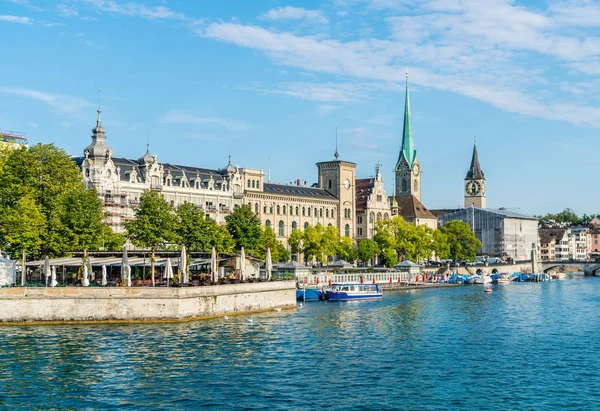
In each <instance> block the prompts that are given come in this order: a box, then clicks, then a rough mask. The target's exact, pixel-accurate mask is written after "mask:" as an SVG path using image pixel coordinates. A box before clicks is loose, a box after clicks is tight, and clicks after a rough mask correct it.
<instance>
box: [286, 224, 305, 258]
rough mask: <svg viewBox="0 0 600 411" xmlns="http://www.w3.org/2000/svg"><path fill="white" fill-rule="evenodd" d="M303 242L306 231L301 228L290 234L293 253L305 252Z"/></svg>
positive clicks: (289, 242)
mask: <svg viewBox="0 0 600 411" xmlns="http://www.w3.org/2000/svg"><path fill="white" fill-rule="evenodd" d="M303 242H304V232H303V231H301V230H294V231H292V234H290V236H289V238H288V244H289V246H290V250H291V252H292V254H302V253H303V252H304V248H303Z"/></svg>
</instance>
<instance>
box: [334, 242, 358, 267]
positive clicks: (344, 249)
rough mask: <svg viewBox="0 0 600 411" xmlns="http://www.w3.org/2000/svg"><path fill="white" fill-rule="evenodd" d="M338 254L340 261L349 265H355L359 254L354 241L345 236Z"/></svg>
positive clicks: (338, 248)
mask: <svg viewBox="0 0 600 411" xmlns="http://www.w3.org/2000/svg"><path fill="white" fill-rule="evenodd" d="M337 253H338V256H339V257H340V259H342V260H345V261H347V262H349V263H353V262H354V261H356V260H357V259H358V252H357V250H356V247H355V246H354V240H352V239H351V238H350V237H346V236H343V237H342V238H340V239H339V241H338V244H337Z"/></svg>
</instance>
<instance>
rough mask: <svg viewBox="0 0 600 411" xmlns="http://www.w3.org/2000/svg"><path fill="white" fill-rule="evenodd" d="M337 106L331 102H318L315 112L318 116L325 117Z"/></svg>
mask: <svg viewBox="0 0 600 411" xmlns="http://www.w3.org/2000/svg"><path fill="white" fill-rule="evenodd" d="M338 108H339V107H338V106H334V105H332V104H319V105H318V106H317V108H316V112H317V115H318V116H319V117H325V116H327V115H328V114H329V113H331V112H332V111H334V110H337V109H338Z"/></svg>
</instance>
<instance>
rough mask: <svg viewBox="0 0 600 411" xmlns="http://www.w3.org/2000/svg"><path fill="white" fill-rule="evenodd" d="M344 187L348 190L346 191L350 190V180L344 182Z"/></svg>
mask: <svg viewBox="0 0 600 411" xmlns="http://www.w3.org/2000/svg"><path fill="white" fill-rule="evenodd" d="M344 187H345V188H346V190H348V189H349V188H350V180H348V179H345V180H344Z"/></svg>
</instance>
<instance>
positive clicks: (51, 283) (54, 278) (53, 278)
mask: <svg viewBox="0 0 600 411" xmlns="http://www.w3.org/2000/svg"><path fill="white" fill-rule="evenodd" d="M57 285H58V281H56V266H55V265H53V266H52V276H51V280H50V287H56V286H57Z"/></svg>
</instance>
